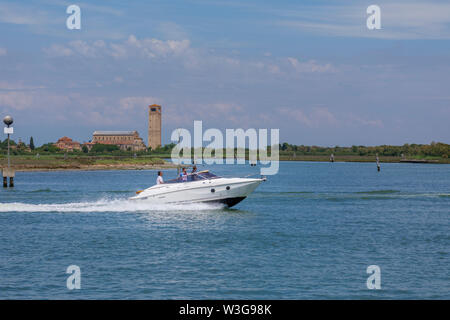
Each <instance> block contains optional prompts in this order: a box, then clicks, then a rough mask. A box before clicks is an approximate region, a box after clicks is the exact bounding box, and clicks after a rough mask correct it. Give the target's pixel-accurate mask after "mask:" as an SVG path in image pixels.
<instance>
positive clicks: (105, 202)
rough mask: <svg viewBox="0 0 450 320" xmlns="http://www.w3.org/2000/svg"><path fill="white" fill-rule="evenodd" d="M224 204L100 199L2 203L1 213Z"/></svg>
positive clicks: (141, 209) (214, 207)
mask: <svg viewBox="0 0 450 320" xmlns="http://www.w3.org/2000/svg"><path fill="white" fill-rule="evenodd" d="M223 208H224V206H223V205H222V204H210V203H190V204H159V205H158V204H149V203H145V202H144V201H130V200H127V199H114V200H111V199H100V200H97V201H91V202H89V201H88V202H72V203H52V204H45V203H43V204H31V203H23V202H10V203H0V212H143V213H146V212H154V211H175V212H184V211H202V210H220V209H223Z"/></svg>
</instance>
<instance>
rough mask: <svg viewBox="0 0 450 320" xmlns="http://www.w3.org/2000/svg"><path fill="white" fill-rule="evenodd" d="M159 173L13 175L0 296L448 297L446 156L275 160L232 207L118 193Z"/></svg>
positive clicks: (223, 170) (1, 217)
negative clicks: (76, 286)
mask: <svg viewBox="0 0 450 320" xmlns="http://www.w3.org/2000/svg"><path fill="white" fill-rule="evenodd" d="M213 169H214V171H215V172H217V173H219V174H222V175H232V174H235V175H238V176H245V175H248V174H252V173H256V172H257V170H258V169H257V168H253V167H250V166H237V165H236V166H217V167H215V168H213ZM174 175H175V173H174V172H173V171H166V172H165V178H166V179H167V178H170V177H171V176H174ZM155 176H156V175H155V172H154V171H103V172H47V173H18V174H17V176H16V187H15V188H14V189H13V190H9V189H8V190H0V298H3V299H4V298H14V299H16V298H25V299H37V298H46V299H47V298H49V299H57V298H58V299H66V298H69V299H72V298H77V299H78V298H81V299H100V298H101V299H115V298H125V299H129V298H136V299H178V298H187V299H191V298H192V299H194V298H195V299H207V298H211V299H222V298H223V299H244V298H249V299H250V298H251V299H311V298H318V299H330V298H339V299H354V298H356V299H364V298H369V299H372V298H375V299H377V298H383V299H391V298H399V299H411V298H427V299H449V298H450V272H449V270H450V255H449V251H450V209H449V208H450V166H449V165H424V164H382V171H381V172H377V171H376V166H375V164H373V163H371V164H365V163H308V162H288V163H286V162H285V163H281V167H280V172H279V174H278V175H276V176H273V177H269V179H268V181H267V182H265V183H263V184H262V185H260V187H259V188H258V189H257V190H256V191H255V193H254V194H253V195H252V196H251V197H249V198H248V199H246V200H244V202H241V203H240V204H238V205H237V206H236V207H235V208H233V209H223V208H221V207H219V206H207V205H190V206H183V207H177V206H155V207H152V208H148V207H144V206H141V205H139V204H136V203H130V202H128V201H127V200H126V199H127V197H129V196H131V195H133V193H134V191H136V190H139V189H141V188H143V187H146V186H147V185H149V184H153V183H154V180H155ZM72 264H75V265H78V266H79V267H80V268H81V290H73V291H69V290H68V289H67V288H66V279H67V277H68V275H67V274H66V273H65V272H66V268H67V267H68V266H69V265H72ZM369 265H378V266H379V267H380V268H381V287H382V289H381V290H368V289H367V287H366V280H367V277H368V276H369V275H368V274H367V273H366V268H367V266H369Z"/></svg>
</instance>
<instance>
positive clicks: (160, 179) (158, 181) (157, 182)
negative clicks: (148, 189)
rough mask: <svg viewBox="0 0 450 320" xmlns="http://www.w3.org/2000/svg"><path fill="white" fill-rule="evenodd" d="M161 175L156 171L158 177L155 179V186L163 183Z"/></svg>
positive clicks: (160, 172)
mask: <svg viewBox="0 0 450 320" xmlns="http://www.w3.org/2000/svg"><path fill="white" fill-rule="evenodd" d="M162 175H163V173H162V171H158V177H157V178H156V184H163V183H164V180H163V177H162Z"/></svg>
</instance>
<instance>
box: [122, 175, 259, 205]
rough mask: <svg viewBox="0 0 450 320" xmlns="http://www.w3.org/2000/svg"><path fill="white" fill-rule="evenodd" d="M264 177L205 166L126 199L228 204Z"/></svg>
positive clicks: (248, 191) (236, 199) (253, 188)
mask: <svg viewBox="0 0 450 320" xmlns="http://www.w3.org/2000/svg"><path fill="white" fill-rule="evenodd" d="M265 180H266V178H223V177H219V176H216V175H214V174H212V173H211V172H209V171H208V170H205V171H200V172H198V173H194V174H189V175H188V179H187V181H182V179H181V178H178V179H173V180H169V181H166V182H165V183H163V184H158V185H154V186H152V187H150V188H148V189H145V190H142V191H138V192H136V193H137V195H136V196H134V197H131V198H130V200H145V201H148V202H151V203H155V204H163V203H196V202H211V203H223V204H226V205H227V206H228V207H232V206H234V205H236V204H237V203H239V202H241V201H242V200H244V199H245V198H246V197H247V196H248V195H249V194H250V193H252V192H253V191H254V190H255V189H256V187H258V185H259V184H260V183H261V182H262V181H265Z"/></svg>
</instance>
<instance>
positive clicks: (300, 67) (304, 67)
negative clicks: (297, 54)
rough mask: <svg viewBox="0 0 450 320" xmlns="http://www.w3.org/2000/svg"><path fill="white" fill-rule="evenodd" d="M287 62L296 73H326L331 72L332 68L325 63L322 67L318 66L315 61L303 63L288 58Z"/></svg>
mask: <svg viewBox="0 0 450 320" xmlns="http://www.w3.org/2000/svg"><path fill="white" fill-rule="evenodd" d="M287 60H288V61H289V63H290V65H291V66H292V67H293V68H294V69H295V70H296V71H297V72H319V73H322V72H328V71H333V70H334V69H333V67H332V66H331V64H329V63H327V64H324V65H321V64H318V63H317V62H316V61H315V60H308V61H305V62H300V61H299V60H298V59H296V58H292V57H288V58H287Z"/></svg>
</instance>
